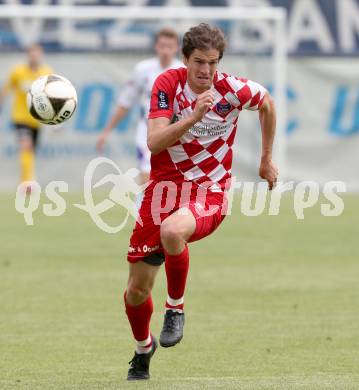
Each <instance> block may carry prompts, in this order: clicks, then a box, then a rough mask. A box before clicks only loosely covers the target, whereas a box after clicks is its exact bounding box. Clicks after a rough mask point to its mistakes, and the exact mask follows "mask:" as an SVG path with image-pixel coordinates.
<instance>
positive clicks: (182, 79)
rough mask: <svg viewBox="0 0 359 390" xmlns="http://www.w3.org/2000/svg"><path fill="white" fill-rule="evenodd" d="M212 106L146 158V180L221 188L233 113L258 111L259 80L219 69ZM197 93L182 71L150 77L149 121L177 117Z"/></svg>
mask: <svg viewBox="0 0 359 390" xmlns="http://www.w3.org/2000/svg"><path fill="white" fill-rule="evenodd" d="M212 90H213V92H214V96H215V97H214V104H213V106H212V107H211V108H210V109H209V110H208V112H207V113H206V114H205V116H204V117H203V119H202V120H201V121H200V122H197V123H196V124H195V125H194V126H193V127H192V128H190V129H189V130H188V132H186V133H185V134H184V135H183V136H182V137H181V138H180V139H179V140H178V141H177V142H176V143H175V144H174V145H172V146H170V147H168V148H167V149H166V150H164V151H162V152H161V153H159V154H156V155H152V157H151V178H152V179H154V180H172V181H175V182H176V183H177V184H178V183H181V182H183V181H184V180H190V181H193V182H195V183H197V184H198V185H203V186H206V187H208V188H209V189H210V190H211V191H214V192H218V191H223V190H224V188H225V184H226V181H227V179H229V178H230V177H231V168H232V146H233V141H234V138H235V135H236V130H237V120H238V115H239V114H240V112H241V111H242V110H243V109H247V110H258V109H259V108H260V107H261V105H262V103H263V99H264V96H265V93H266V89H265V88H264V87H263V86H261V85H260V84H258V83H256V82H254V81H251V80H248V79H244V78H238V77H234V76H230V75H228V74H225V73H221V72H219V71H217V72H216V74H215V76H214V80H213V85H212ZM196 101H197V95H196V94H195V93H194V92H193V91H192V90H191V88H190V87H189V85H188V82H187V69H186V68H179V69H171V70H168V71H166V72H164V73H162V74H161V75H160V76H159V77H158V78H157V79H156V81H155V83H154V86H153V89H152V96H151V108H150V114H149V119H153V118H159V117H166V118H169V119H173V118H175V120H181V119H182V118H186V117H188V116H190V115H191V114H192V112H193V110H194V107H195V105H196Z"/></svg>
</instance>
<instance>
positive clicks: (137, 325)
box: [124, 292, 153, 347]
mask: <svg viewBox="0 0 359 390" xmlns="http://www.w3.org/2000/svg"><path fill="white" fill-rule="evenodd" d="M124 299H125V306H126V314H127V317H128V320H129V322H130V325H131V328H132V333H133V336H134V338H135V340H136V342H137V346H141V347H142V346H143V347H145V346H146V347H149V346H150V345H151V342H152V340H151V336H150V320H151V315H152V312H153V303H152V297H151V295H150V296H149V297H148V298H147V300H146V301H145V302H143V303H141V304H140V305H138V306H132V305H130V304H128V303H127V302H126V292H125V296H124ZM145 341H147V342H145Z"/></svg>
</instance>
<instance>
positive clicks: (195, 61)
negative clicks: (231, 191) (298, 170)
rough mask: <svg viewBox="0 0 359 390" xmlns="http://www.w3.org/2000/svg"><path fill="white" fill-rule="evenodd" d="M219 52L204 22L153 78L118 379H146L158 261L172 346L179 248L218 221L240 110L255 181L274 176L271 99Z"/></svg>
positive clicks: (180, 283)
mask: <svg viewBox="0 0 359 390" xmlns="http://www.w3.org/2000/svg"><path fill="white" fill-rule="evenodd" d="M224 49H225V39H224V36H223V33H222V32H221V30H219V29H218V28H216V27H211V26H210V25H208V24H205V23H201V24H199V25H198V26H195V27H192V28H190V30H189V31H188V32H186V33H185V35H184V37H183V45H182V53H183V60H184V64H185V65H186V66H187V68H179V69H171V70H168V71H166V72H164V73H162V74H161V75H160V76H159V77H158V78H157V79H156V81H155V84H154V86H153V90H152V96H151V109H150V113H149V122H148V147H149V149H150V151H151V153H152V156H151V179H152V182H151V184H150V185H149V186H148V187H147V188H146V190H145V194H144V199H143V202H142V205H141V208H140V210H139V217H140V218H138V219H137V221H136V225H135V227H134V230H133V233H132V236H131V239H130V246H129V251H128V257H127V258H128V261H129V279H128V285H127V290H126V292H125V295H124V300H125V307H126V313H127V316H128V320H129V322H130V325H131V328H132V332H133V336H134V338H135V341H136V351H135V355H134V357H133V359H132V360H131V362H130V364H131V365H130V369H129V371H128V377H127V379H128V380H141V379H148V378H149V364H150V360H151V357H152V355H153V354H154V352H155V350H156V348H157V341H156V338H155V337H154V336H153V335H152V333H151V332H150V319H151V314H152V311H153V304H152V298H151V290H152V288H153V285H154V281H155V277H156V274H157V272H158V270H159V266H160V265H161V264H162V263H163V261H164V262H165V271H166V276H167V292H168V296H167V300H166V303H165V315H164V323H163V328H162V332H161V335H160V340H159V342H160V344H161V346H163V347H172V346H174V345H176V344H177V343H178V342H179V341H180V340H181V339H182V337H183V325H184V311H183V310H184V293H185V286H186V278H187V273H188V269H189V251H188V246H187V244H188V243H189V242H193V241H197V240H200V239H202V238H204V237H206V236H208V235H209V234H211V233H212V232H213V231H214V230H215V229H216V228H217V227H218V226H219V225H220V223H221V222H222V220H223V218H224V216H225V211H226V203H227V202H226V195H225V193H226V190H227V189H228V183H229V182H230V180H229V179H230V177H231V166H232V145H233V142H234V138H235V134H236V127H237V119H238V115H239V114H240V113H241V111H242V110H252V111H256V110H257V111H259V120H260V124H261V130H262V156H261V162H260V167H259V175H260V177H261V178H263V179H265V180H266V181H267V182H268V183H269V188H270V189H272V188H273V187H274V185H275V183H276V180H277V175H278V170H277V168H276V166H275V165H274V163H273V162H272V147H273V142H274V134H275V123H276V114H275V107H274V103H273V100H272V98H271V97H270V95H269V94H268V92H267V91H266V89H265V88H264V87H262V86H261V85H260V84H258V83H256V82H253V81H250V80H247V79H245V78H238V77H234V76H230V75H228V74H225V73H222V72H220V71H219V70H218V69H217V66H218V63H219V61H220V60H221V58H222V56H223V52H224ZM200 193H201V194H203V193H204V194H205V196H202V195H201V196H198V195H199V194H200ZM170 205H172V207H170ZM221 261H225V259H222V260H221Z"/></svg>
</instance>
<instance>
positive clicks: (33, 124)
mask: <svg viewBox="0 0 359 390" xmlns="http://www.w3.org/2000/svg"><path fill="white" fill-rule="evenodd" d="M26 53H27V61H26V63H24V64H19V65H15V66H14V67H13V68H12V70H11V71H10V75H9V77H8V79H7V81H6V82H5V83H4V85H3V87H2V89H1V91H0V108H1V106H2V103H3V101H4V99H5V97H6V96H7V95H8V94H10V93H13V94H14V101H13V105H12V112H11V121H12V124H13V127H14V129H15V131H16V133H17V138H18V142H19V152H20V167H21V182H23V181H30V180H34V163H35V150H36V146H37V144H38V138H39V132H40V122H38V121H37V120H36V119H34V118H33V117H32V116H31V114H30V113H29V110H28V109H27V103H26V94H27V91H28V90H29V89H30V87H31V84H32V82H33V81H34V80H36V79H37V78H38V77H40V76H44V75H47V74H51V73H53V71H52V69H51V68H50V67H49V66H47V65H45V64H43V63H42V60H43V49H42V47H41V46H39V45H38V44H33V45H31V46H29V47H28V48H27V51H26Z"/></svg>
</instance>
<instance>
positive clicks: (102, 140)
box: [96, 131, 108, 153]
mask: <svg viewBox="0 0 359 390" xmlns="http://www.w3.org/2000/svg"><path fill="white" fill-rule="evenodd" d="M107 137H108V134H107V133H106V132H105V131H103V132H102V133H101V135H100V137H99V139H98V140H97V143H96V150H97V151H98V153H102V152H103V150H104V147H105V143H106V140H107Z"/></svg>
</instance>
